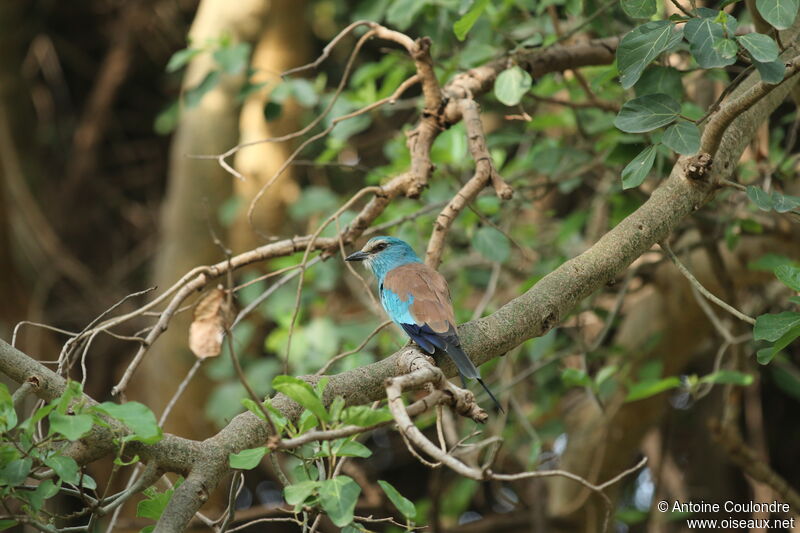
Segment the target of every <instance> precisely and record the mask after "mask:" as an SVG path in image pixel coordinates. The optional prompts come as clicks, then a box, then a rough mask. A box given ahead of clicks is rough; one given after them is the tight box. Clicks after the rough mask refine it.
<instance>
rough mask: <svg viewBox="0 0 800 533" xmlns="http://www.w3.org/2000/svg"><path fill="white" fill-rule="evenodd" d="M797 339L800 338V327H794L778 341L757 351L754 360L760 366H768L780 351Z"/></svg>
mask: <svg viewBox="0 0 800 533" xmlns="http://www.w3.org/2000/svg"><path fill="white" fill-rule="evenodd" d="M798 337H800V326H795V327H794V328H792V329H790V330H789V331H787V332H786V333H785V334H784V335H783V336H782V337H781V338H780V339H778V340H777V341H775V344H773V345H772V346H768V347H767V348H762V349H761V350H759V351H758V352H757V353H756V359H757V360H758V362H759V363H761V364H762V365H766V364H769V362H770V361H772V359H773V358H774V357H775V356H776V355H778V353H779V352H780V351H781V350H783V349H784V348H786V347H787V346H789V345H790V344H791V343H793V342H794V341H795V339H797V338H798Z"/></svg>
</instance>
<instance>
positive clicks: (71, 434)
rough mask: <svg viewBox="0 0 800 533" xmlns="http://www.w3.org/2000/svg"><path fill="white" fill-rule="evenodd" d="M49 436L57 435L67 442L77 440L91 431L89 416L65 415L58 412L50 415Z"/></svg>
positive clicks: (90, 418)
mask: <svg viewBox="0 0 800 533" xmlns="http://www.w3.org/2000/svg"><path fill="white" fill-rule="evenodd" d="M49 418H50V434H51V435H52V434H53V433H59V434H61V435H63V436H64V437H65V438H66V439H67V440H78V439H79V438H81V437H83V436H84V435H86V433H88V432H89V430H90V429H92V417H91V416H89V415H65V414H61V413H59V412H58V411H53V412H51V413H50V417H49Z"/></svg>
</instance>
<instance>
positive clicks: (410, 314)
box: [345, 237, 503, 411]
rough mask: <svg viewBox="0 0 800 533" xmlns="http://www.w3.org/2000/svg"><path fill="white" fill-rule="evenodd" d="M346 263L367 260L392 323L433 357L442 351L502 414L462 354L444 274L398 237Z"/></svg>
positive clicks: (370, 244)
mask: <svg viewBox="0 0 800 533" xmlns="http://www.w3.org/2000/svg"><path fill="white" fill-rule="evenodd" d="M345 261H363V262H364V264H365V266H367V267H368V268H371V269H372V272H373V273H374V274H375V277H377V278H378V292H379V294H380V298H381V304H383V308H384V309H385V310H386V313H387V314H388V315H389V318H391V319H392V321H393V322H394V323H395V324H397V325H398V326H400V327H401V328H403V331H405V332H406V334H407V335H408V336H409V337H410V338H411V340H413V341H414V342H416V343H417V344H418V345H419V347H420V348H422V350H424V351H425V352H427V353H429V354H431V355H433V354H434V352H435V351H436V350H437V349H439V350H441V351H443V352H445V353H447V355H449V356H450V359H452V360H453V362H454V363H455V364H456V367H457V368H458V373H459V374H460V375H461V380H462V382H463V381H464V378H469V379H476V380H478V383H480V384H481V386H483V388H484V390H485V391H486V392H487V393H488V394H489V396H490V397H491V398H492V400H493V401H494V403H495V405H497V408H498V409H500V411H502V410H503V408H502V407H500V403H499V402H498V401H497V398H495V397H494V394H492V392H491V391H490V390H489V387H487V386H486V384H485V383H484V382H483V380H482V379H481V375H480V373H479V372H478V369H477V368H475V364H474V363H473V362H472V360H471V359H470V358H469V357H467V354H465V353H464V350H462V349H461V341H460V340H459V339H458V331H456V319H455V314H454V313H453V304H452V303H451V301H450V289H449V288H448V286H447V281H445V279H444V277H442V275H441V274H439V273H438V272H436V271H435V270H434V269H432V268H431V267H429V266H428V265H426V264H425V263H423V262H422V261H421V260H420V258H419V257H417V254H416V253H414V250H413V249H412V248H411V246H409V245H408V244H407V243H406V242H405V241H402V240H400V239H397V238H395V237H373V238H372V239H370V240H369V241H367V243H366V244H365V245H364V247H363V248H362V249H361V250H360V251H358V252H355V253H353V254H350V255H349V256H347V257H346V258H345Z"/></svg>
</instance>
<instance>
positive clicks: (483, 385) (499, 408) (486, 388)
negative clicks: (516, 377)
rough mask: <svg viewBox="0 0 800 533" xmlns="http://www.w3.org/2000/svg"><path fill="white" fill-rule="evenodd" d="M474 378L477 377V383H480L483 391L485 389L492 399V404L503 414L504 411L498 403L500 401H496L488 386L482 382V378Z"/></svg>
mask: <svg viewBox="0 0 800 533" xmlns="http://www.w3.org/2000/svg"><path fill="white" fill-rule="evenodd" d="M475 379H477V380H478V383H480V384H481V387H483V390H485V391H486V394H488V395H489V398H491V399H492V401H493V402H494V404H495V405H496V406H497V409H498V410H499V411H500V412H501V413H503V414H505V411H504V410H503V407H502V406H501V405H500V402H498V401H497V398H495V397H494V394H492V391H490V390H489V387H487V386H486V383H484V382H483V380H482V379H481V378H475Z"/></svg>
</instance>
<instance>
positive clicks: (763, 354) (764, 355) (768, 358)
mask: <svg viewBox="0 0 800 533" xmlns="http://www.w3.org/2000/svg"><path fill="white" fill-rule="evenodd" d="M777 353H778V352H777V351H776V350H773V349H772V346H768V347H766V348H761V349H760V350H758V351H757V352H756V361H758V364H760V365H768V364H770V363H771V362H772V360H773V359H774V358H775V355H777Z"/></svg>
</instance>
